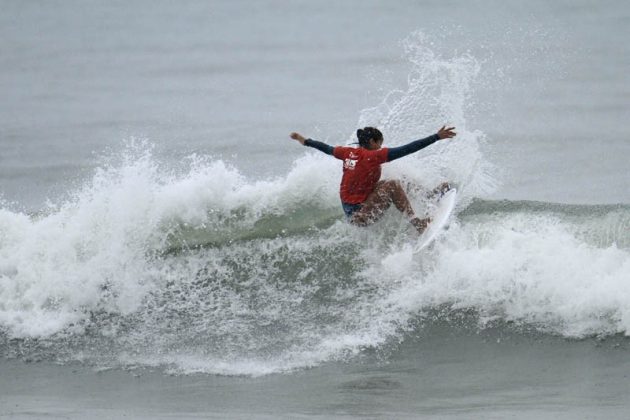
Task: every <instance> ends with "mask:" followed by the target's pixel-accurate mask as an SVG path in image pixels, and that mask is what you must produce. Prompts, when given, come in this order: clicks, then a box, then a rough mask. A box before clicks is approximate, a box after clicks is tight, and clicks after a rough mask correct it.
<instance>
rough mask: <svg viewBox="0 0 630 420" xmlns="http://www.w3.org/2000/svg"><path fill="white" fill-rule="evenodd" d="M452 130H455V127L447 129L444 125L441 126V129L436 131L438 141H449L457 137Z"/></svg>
mask: <svg viewBox="0 0 630 420" xmlns="http://www.w3.org/2000/svg"><path fill="white" fill-rule="evenodd" d="M453 130H455V127H447V126H445V125H444V126H442V128H440V129H439V130H438V132H437V135H438V137H439V138H440V140H443V139H451V138H453V137H455V136H456V135H457V133H456V132H454V131H453Z"/></svg>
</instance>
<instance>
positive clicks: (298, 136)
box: [289, 133, 306, 146]
mask: <svg viewBox="0 0 630 420" xmlns="http://www.w3.org/2000/svg"><path fill="white" fill-rule="evenodd" d="M289 137H291V138H292V139H293V140H297V141H299V142H300V144H301V145H302V146H304V142H305V141H306V138H305V137H304V136H303V135H301V134H300V133H291V134H290V135H289Z"/></svg>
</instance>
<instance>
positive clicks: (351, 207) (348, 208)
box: [341, 201, 363, 219]
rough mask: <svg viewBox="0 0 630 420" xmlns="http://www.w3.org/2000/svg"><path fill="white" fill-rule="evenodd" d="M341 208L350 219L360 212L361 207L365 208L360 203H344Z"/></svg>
mask: <svg viewBox="0 0 630 420" xmlns="http://www.w3.org/2000/svg"><path fill="white" fill-rule="evenodd" d="M341 207H343V212H344V213H345V214H346V217H347V218H348V219H349V218H351V217H352V214H353V213H354V212H355V211H357V210H360V209H361V207H363V204H361V203H358V204H348V203H344V202H343V201H342V202H341Z"/></svg>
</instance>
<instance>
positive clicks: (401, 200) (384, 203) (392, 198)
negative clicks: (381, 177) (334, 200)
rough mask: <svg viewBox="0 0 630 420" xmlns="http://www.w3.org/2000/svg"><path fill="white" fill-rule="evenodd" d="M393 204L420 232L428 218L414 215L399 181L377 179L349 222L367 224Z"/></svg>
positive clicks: (379, 216) (375, 219)
mask: <svg viewBox="0 0 630 420" xmlns="http://www.w3.org/2000/svg"><path fill="white" fill-rule="evenodd" d="M392 203H393V204H394V206H395V207H396V208H397V209H398V211H400V212H401V213H403V214H404V215H405V216H407V217H408V218H409V222H410V223H411V224H412V225H413V226H414V227H415V228H416V229H417V230H418V232H420V233H422V232H424V230H425V229H426V228H427V225H428V224H429V222H430V219H429V218H427V219H419V218H418V217H416V215H415V212H414V211H413V207H411V203H410V202H409V199H408V198H407V194H406V193H405V190H404V189H403V187H402V185H401V184H400V182H399V181H395V180H389V181H379V182H378V183H377V184H376V188H374V191H372V193H371V194H370V195H369V196H368V198H367V199H366V200H365V201H364V202H363V204H362V206H361V209H360V210H358V211H357V212H355V213H354V214H353V215H352V219H351V222H352V223H354V224H356V225H358V226H367V225H369V224H372V223H374V222H376V221H377V220H378V219H380V218H381V217H382V216H383V214H384V213H385V210H387V209H388V208H389V206H390V205H392Z"/></svg>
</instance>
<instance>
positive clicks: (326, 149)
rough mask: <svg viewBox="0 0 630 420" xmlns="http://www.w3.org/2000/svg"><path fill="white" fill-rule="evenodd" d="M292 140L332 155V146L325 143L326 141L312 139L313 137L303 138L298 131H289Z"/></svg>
mask: <svg viewBox="0 0 630 420" xmlns="http://www.w3.org/2000/svg"><path fill="white" fill-rule="evenodd" d="M290 137H291V138H292V139H293V140H297V141H298V142H300V144H302V145H303V146H308V147H312V148H314V149H317V150H319V151H320V152H324V153H326V154H327V155H332V154H333V149H334V147H332V146H330V145H328V144H326V143H322V142H321V141H317V140H313V139H307V138H305V137H304V136H303V135H301V134H299V133H291V136H290Z"/></svg>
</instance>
